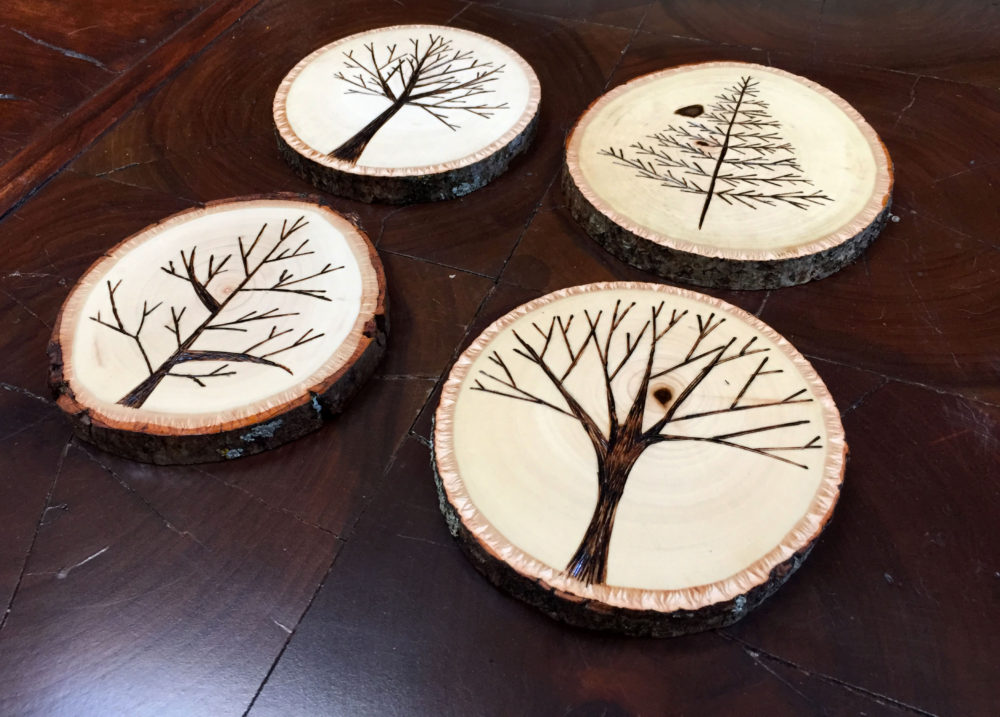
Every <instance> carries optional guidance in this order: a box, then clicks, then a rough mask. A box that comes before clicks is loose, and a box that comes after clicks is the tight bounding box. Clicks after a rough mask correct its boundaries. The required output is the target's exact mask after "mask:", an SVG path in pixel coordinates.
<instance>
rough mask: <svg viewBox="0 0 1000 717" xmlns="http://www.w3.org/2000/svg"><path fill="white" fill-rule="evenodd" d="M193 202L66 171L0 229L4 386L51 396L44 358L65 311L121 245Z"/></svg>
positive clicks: (0, 343)
mask: <svg viewBox="0 0 1000 717" xmlns="http://www.w3.org/2000/svg"><path fill="white" fill-rule="evenodd" d="M190 206H191V203H190V202H188V201H185V200H183V199H179V198H176V197H173V196H170V195H167V194H160V193H157V192H151V191H149V190H143V189H137V188H135V187H127V186H124V185H120V184H114V183H112V182H108V181H106V180H102V179H96V178H91V177H83V176H80V175H76V174H74V173H72V172H65V173H63V174H61V175H60V176H59V177H58V178H57V179H55V180H54V181H52V182H51V183H50V184H48V185H47V186H46V187H45V188H44V189H43V190H42V191H41V192H40V193H39V194H38V196H37V197H36V198H35V201H32V202H29V203H28V204H26V205H25V206H24V208H23V209H22V210H21V211H19V212H17V213H16V214H13V215H11V216H9V217H8V218H7V219H5V220H4V221H3V222H2V223H0V227H2V229H0V231H2V232H3V235H4V251H3V252H2V254H0V297H2V303H0V327H2V330H0V348H2V351H3V353H4V356H5V357H6V358H5V360H4V361H3V362H0V381H3V382H6V383H8V384H12V385H14V386H18V387H20V388H23V389H27V390H29V391H32V392H34V393H35V394H37V395H40V396H48V395H49V389H48V367H47V362H46V361H44V360H43V359H42V357H43V356H44V355H45V347H46V344H47V342H48V340H49V336H50V335H51V333H52V325H53V322H54V321H55V318H56V314H57V313H58V312H59V307H60V306H62V302H63V300H64V299H65V298H66V295H67V294H68V293H69V290H70V288H71V287H72V286H73V284H74V283H75V282H76V280H77V279H78V278H79V277H80V276H81V275H82V274H83V272H84V271H86V270H87V268H88V267H89V266H90V265H91V264H92V263H93V262H94V260H95V259H97V257H98V256H100V254H101V252H104V251H106V250H108V249H110V248H111V247H112V246H114V245H115V244H117V243H118V242H120V241H121V240H122V239H124V238H126V237H128V236H130V235H131V234H133V233H134V232H137V231H139V230H140V229H142V228H143V227H144V226H146V225H148V224H150V223H152V222H154V221H157V220H159V219H162V218H163V217H164V216H166V215H168V214H172V213H174V212H177V211H180V210H181V209H186V208H187V207H190Z"/></svg>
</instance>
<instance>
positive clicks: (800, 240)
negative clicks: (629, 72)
mask: <svg viewBox="0 0 1000 717" xmlns="http://www.w3.org/2000/svg"><path fill="white" fill-rule="evenodd" d="M892 181H893V179H892V163H891V161H890V160H889V155H888V152H887V151H886V149H885V147H884V146H883V144H882V142H881V141H880V140H879V138H878V136H877V135H876V134H875V131H874V130H873V129H872V128H871V127H870V126H869V125H868V123H867V122H865V120H864V119H863V118H862V117H861V115H859V114H858V112H857V111H856V110H855V109H854V108H853V107H851V106H850V105H849V104H847V102H845V101H844V100H843V99H841V98H840V97H838V96H837V95H835V94H833V93H832V92H830V91H829V90H827V89H826V88H824V87H821V86H820V85H817V84H816V83H815V82H811V81H809V80H807V79H805V78H803V77H798V76H797V75H792V74H790V73H788V72H783V71H781V70H777V69H774V68H773V67H764V66H761V65H753V64H747V63H742V62H707V63H702V64H694V65H683V66H680V67H674V68H671V69H667V70H662V71H660V72H654V73H651V74H648V75H644V76H642V77H638V78H636V79H634V80H632V81H631V82H628V83H626V84H624V85H621V86H619V87H616V88H615V89H614V90H612V91H611V92H609V93H608V94H606V95H604V96H603V97H601V98H600V99H598V100H597V101H596V102H595V103H594V104H593V105H591V107H590V108H589V109H588V110H587V111H586V112H585V113H584V114H583V116H582V117H581V118H580V120H579V121H578V122H577V124H576V127H575V128H574V129H573V131H572V133H571V134H570V136H569V139H568V140H567V144H566V164H565V167H564V172H563V188H564V190H565V192H566V195H567V198H568V201H569V207H570V211H571V212H572V214H573V216H574V217H575V218H576V219H577V221H579V222H580V223H581V224H582V225H583V227H584V228H585V229H586V230H587V232H588V233H589V234H590V235H591V236H592V237H594V239H596V240H597V242H598V243H599V244H601V245H602V246H603V247H604V248H605V249H607V250H608V251H609V252H611V253H612V254H614V255H615V256H617V257H618V258H619V259H621V260H623V261H625V262H628V263H629V264H632V265H633V266H636V267H638V268H640V269H644V270H647V271H651V272H654V273H656V274H659V275H660V276H663V277H666V278H669V279H674V280H677V281H684V282H688V283H691V284H698V285H701V286H714V287H719V288H729V289H767V288H776V287H780V286H790V285H792V284H801V283H804V282H806V281H811V280H812V279H820V278H822V277H825V276H828V275H830V274H832V273H833V272H835V271H837V270H838V269H840V268H842V267H844V266H845V265H847V264H849V263H850V262H852V261H854V260H855V259H856V258H857V257H858V256H859V255H860V254H861V252H862V251H863V250H864V249H865V247H867V246H868V245H869V244H870V243H871V242H872V241H873V240H874V239H875V237H876V236H877V235H878V233H879V232H880V231H881V230H882V227H883V226H884V225H885V222H886V219H887V218H888V216H889V202H890V197H891V192H892Z"/></svg>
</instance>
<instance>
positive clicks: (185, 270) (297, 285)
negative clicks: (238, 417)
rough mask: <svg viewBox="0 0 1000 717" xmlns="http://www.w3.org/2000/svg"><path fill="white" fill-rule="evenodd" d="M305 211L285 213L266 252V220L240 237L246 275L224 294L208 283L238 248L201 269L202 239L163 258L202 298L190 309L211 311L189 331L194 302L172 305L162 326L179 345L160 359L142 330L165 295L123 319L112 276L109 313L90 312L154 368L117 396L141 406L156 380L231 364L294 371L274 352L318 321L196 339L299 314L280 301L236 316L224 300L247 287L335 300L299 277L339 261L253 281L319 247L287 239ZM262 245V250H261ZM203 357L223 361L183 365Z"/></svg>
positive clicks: (206, 376) (200, 379) (305, 337)
mask: <svg viewBox="0 0 1000 717" xmlns="http://www.w3.org/2000/svg"><path fill="white" fill-rule="evenodd" d="M304 219H305V217H299V218H298V219H296V220H295V221H294V222H293V223H292V224H291V225H289V224H288V221H287V220H284V221H282V223H281V231H280V233H279V235H278V239H277V241H276V242H275V243H274V244H273V245H272V246H271V248H270V249H269V250H268V251H266V252H264V246H265V244H261V239H262V237H263V236H264V231H265V230H266V229H267V224H264V225H263V226H261V228H260V231H259V232H258V233H257V236H256V237H255V238H254V240H253V241H252V242H251V243H250V244H249V246H246V245H245V244H244V242H243V237H239V238H238V239H237V243H238V246H239V257H240V266H239V267H237V268H236V269H235V270H237V271H239V272H240V273H241V274H242V278H241V279H240V281H239V283H238V284H237V285H236V286H235V288H233V289H232V291H230V292H229V293H228V294H226V295H225V296H224V297H219V296H218V294H217V293H213V291H212V290H211V289H210V288H209V287H210V285H211V283H212V280H213V279H215V277H217V276H219V275H220V274H223V273H225V272H228V271H229V270H230V268H231V267H229V266H228V265H229V264H230V259H232V257H233V254H226V255H225V256H223V257H221V259H220V258H218V257H216V255H215V254H212V255H210V256H209V258H208V265H207V267H203V271H202V272H199V271H198V268H197V263H196V258H195V257H196V253H197V246H194V247H192V248H191V251H190V254H188V253H187V252H185V251H184V250H181V251H180V265H179V266H178V265H176V264H175V263H174V261H173V260H170V261H169V262H168V263H167V265H166V266H161V267H160V269H161V270H162V271H164V272H166V273H167V274H169V275H170V276H174V277H177V279H179V280H181V281H184V282H186V283H188V284H189V285H190V286H191V290H192V292H193V294H194V297H193V298H196V299H197V304H195V305H194V307H195V308H193V311H192V312H191V313H194V312H197V311H199V309H198V308H197V306H199V305H200V310H201V311H204V312H206V315H205V316H204V318H202V319H201V320H200V321H199V322H198V323H197V324H196V325H195V326H194V327H193V328H191V329H190V330H188V331H185V328H184V326H183V324H184V323H185V322H184V319H185V314H186V313H187V312H188V309H189V308H192V307H190V306H188V305H186V304H184V305H181V306H175V305H171V306H170V319H169V320H168V322H167V323H166V324H164V325H163V328H164V329H166V330H167V331H168V332H170V333H171V334H173V336H174V342H175V343H176V348H175V349H174V350H173V351H172V352H171V353H170V354H169V355H168V356H166V357H165V358H163V359H162V360H161V361H160V362H159V363H158V364H156V365H154V363H153V361H152V360H151V358H150V355H149V352H148V349H147V347H146V346H145V345H144V344H143V337H142V332H143V329H144V328H145V327H146V319H148V318H149V317H150V316H152V315H153V313H154V312H156V310H157V309H159V307H160V306H162V304H163V302H162V301H161V302H158V303H156V304H155V305H153V306H150V303H149V301H143V303H142V310H141V312H140V314H139V317H138V319H137V320H136V321H135V323H134V326H135V328H134V329H129V328H128V326H127V325H126V324H125V322H124V321H123V320H122V317H121V307H119V305H118V300H117V299H116V296H115V293H116V292H117V291H118V287H119V286H121V282H122V280H121V279H119V280H118V281H117V282H116V283H114V284H112V283H111V281H110V280H109V281H108V282H107V290H108V303H109V305H110V310H111V317H110V318H106V317H103V316H102V315H101V312H100V311H98V312H97V313H96V314H95V315H94V316H91V317H89V318H90V319H91V320H92V321H95V322H97V323H98V324H101V325H102V326H105V327H107V328H108V329H110V330H112V331H115V332H117V333H119V334H122V335H124V336H127V337H128V338H130V339H131V340H132V341H133V342H134V343H135V345H136V347H137V348H138V349H139V353H140V355H141V356H142V359H143V361H144V362H145V367H146V371H147V372H148V374H149V375H148V376H147V377H146V378H145V379H143V380H142V381H141V382H140V383H139V384H137V385H136V386H134V387H133V388H132V389H131V390H130V391H129V392H128V393H126V394H125V395H124V396H123V397H122V398H121V399H119V401H118V403H119V404H120V405H122V406H128V407H130V408H139V407H141V406H142V405H143V403H145V402H146V400H147V399H148V398H149V396H150V395H151V394H152V393H153V391H155V390H156V388H157V386H159V385H160V383H161V382H162V381H163V380H164V379H165V378H167V377H174V378H183V379H187V380H190V381H193V382H194V383H195V384H197V385H198V386H201V387H205V386H206V385H207V384H206V381H209V380H211V379H216V378H222V377H225V376H232V375H235V374H236V371H235V369H231V368H230V365H231V364H239V363H253V364H260V365H263V366H271V367H274V368H277V369H281V370H283V371H287V372H288V373H290V374H291V373H292V370H291V369H290V368H289V367H288V366H286V365H284V364H282V363H279V362H278V361H275V360H274V359H273V358H272V357H274V356H277V355H278V354H282V353H284V352H286V351H290V350H292V349H295V348H298V347H300V346H304V345H306V344H308V343H310V342H311V341H315V340H316V339H318V338H320V337H321V336H323V335H324V334H323V333H316V330H315V329H313V328H307V329H305V330H304V331H302V332H301V333H299V334H298V335H297V336H295V337H289V338H288V339H284V340H283V342H278V341H277V340H278V339H281V337H283V336H287V335H288V334H293V333H295V329H293V328H284V329H279V324H278V323H272V324H271V328H270V331H269V332H268V333H267V335H266V336H263V338H261V339H260V340H256V341H250V340H248V345H247V347H246V348H243V349H240V350H238V351H232V350H223V349H219V348H208V347H202V346H200V345H199V346H198V347H197V348H196V346H195V345H196V344H204V343H205V341H204V340H203V337H205V336H207V335H209V332H235V333H244V334H245V333H248V331H249V330H250V328H252V325H254V324H255V323H257V322H262V323H265V324H266V323H271V322H273V321H274V320H276V319H283V318H287V317H290V316H297V315H298V312H296V311H285V312H282V310H281V309H280V307H278V306H275V307H274V308H270V309H267V310H266V311H259V310H256V309H254V310H251V311H247V312H246V313H244V314H242V315H240V316H236V317H233V316H225V315H224V313H225V311H226V308H227V306H229V304H230V303H231V302H232V301H233V299H235V298H236V297H237V296H240V295H242V294H245V293H248V292H268V293H273V294H283V293H287V294H298V295H300V296H308V297H311V298H314V299H318V300H320V301H329V300H330V299H328V298H327V297H326V296H324V294H325V293H326V289H323V288H316V287H304V286H302V284H303V283H305V282H308V281H310V280H313V279H317V278H318V277H321V276H325V275H326V274H330V273H332V272H334V271H337V270H338V269H343V268H344V267H343V266H337V267H333V266H331V265H330V264H327V265H326V266H324V267H323V268H322V269H319V270H317V271H314V272H312V273H309V274H306V275H304V276H298V275H296V274H294V273H292V272H291V271H289V270H288V269H287V268H283V269H282V270H281V272H280V273H279V274H278V275H277V276H272V277H270V278H269V279H266V280H264V282H263V283H258V284H254V283H252V281H253V280H254V279H255V278H258V277H259V276H260V274H261V270H262V269H263V268H264V267H266V266H270V265H272V264H282V263H285V262H288V261H290V260H292V259H296V258H300V257H304V256H309V255H312V254H313V253H314V252H312V251H311V250H308V246H309V240H308V239H305V240H303V241H302V242H301V243H299V244H298V246H296V247H295V248H294V249H293V248H292V244H291V243H288V240H289V238H290V237H291V236H292V235H293V234H295V233H296V232H298V231H299V230H300V229H302V228H303V227H305V226H306V225H308V222H306V221H304ZM258 247H259V248H258ZM262 252H263V256H261V254H262ZM258 257H259V258H258ZM231 313H232V312H231ZM189 316H190V314H189ZM204 361H212V362H222V364H221V365H220V366H217V367H216V368H214V369H213V370H211V371H207V370H205V371H202V372H198V370H197V369H182V368H181V367H182V366H184V367H186V366H187V365H189V364H195V365H197V364H198V363H200V362H204Z"/></svg>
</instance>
